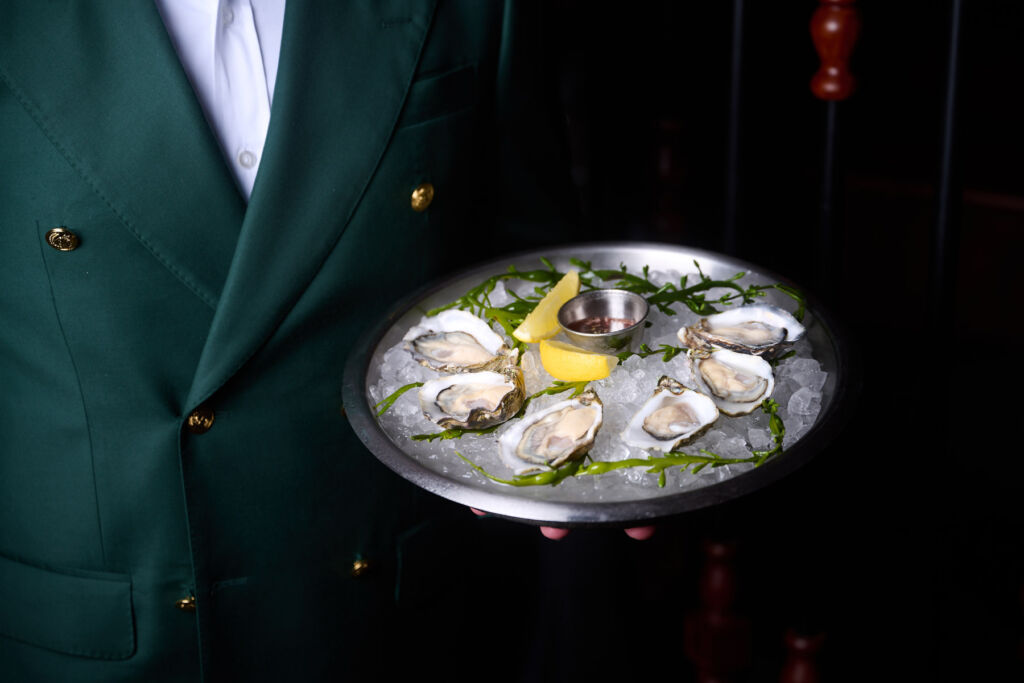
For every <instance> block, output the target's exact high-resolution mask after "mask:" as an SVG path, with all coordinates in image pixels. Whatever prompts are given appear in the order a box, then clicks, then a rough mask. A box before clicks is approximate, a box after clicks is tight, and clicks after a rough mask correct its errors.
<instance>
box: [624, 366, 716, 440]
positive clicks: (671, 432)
mask: <svg viewBox="0 0 1024 683" xmlns="http://www.w3.org/2000/svg"><path fill="white" fill-rule="evenodd" d="M717 419H718V407H717V406H715V402H714V401H713V400H711V399H710V398H708V397H707V396H705V395H704V394H701V393H698V392H696V391H692V390H690V389H687V388H686V387H685V386H683V385H682V384H680V383H679V382H677V381H676V380H674V379H672V378H671V377H662V378H661V379H660V380H659V381H658V387H657V388H656V389H655V390H654V394H653V395H652V396H651V398H649V399H648V400H647V402H646V403H644V405H643V406H642V407H641V408H640V410H639V411H637V413H636V414H635V415H634V416H633V419H631V420H630V421H629V424H628V425H626V428H625V429H624V430H623V431H622V441H623V442H624V443H626V444H628V445H630V446H635V447H636V448H644V449H655V450H659V451H663V452H667V451H671V450H675V449H676V447H678V446H679V445H680V444H682V443H684V442H686V441H689V440H691V439H693V438H695V437H696V436H699V435H700V434H701V433H702V432H703V431H704V430H705V429H707V428H708V427H709V426H710V425H711V424H712V423H713V422H714V421H715V420H717Z"/></svg>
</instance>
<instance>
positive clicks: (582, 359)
mask: <svg viewBox="0 0 1024 683" xmlns="http://www.w3.org/2000/svg"><path fill="white" fill-rule="evenodd" d="M540 362H541V365H543V366H544V369H545V370H547V371H548V374H549V375H551V376H552V377H554V378H555V379H560V380H562V381H563V382H586V381H590V380H595V379H604V378H605V377H607V376H608V375H610V374H611V372H612V369H613V368H614V367H615V366H616V365H618V363H619V359H618V358H617V357H615V356H609V355H606V354H603V353H593V352H591V351H587V350H586V349H581V348H579V347H577V346H573V345H572V344H566V343H565V342H560V341H556V340H553V339H544V340H542V341H541V342H540Z"/></svg>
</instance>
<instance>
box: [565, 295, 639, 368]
mask: <svg viewBox="0 0 1024 683" xmlns="http://www.w3.org/2000/svg"><path fill="white" fill-rule="evenodd" d="M649 311H650V306H648V305H647V300H646V299H645V298H643V297H642V296H640V295H639V294H634V293H633V292H627V291H625V290H622V289H596V290H591V291H589V292H583V293H582V294H577V295H576V296H574V297H573V298H572V299H569V301H567V302H565V304H564V305H563V306H562V307H561V308H560V309H559V310H558V324H559V325H560V326H561V328H562V331H563V332H564V333H565V336H566V337H568V338H569V340H570V341H572V342H573V343H574V344H576V345H577V346H580V347H582V348H584V349H589V350H590V351H597V352H599V353H619V352H621V351H624V350H626V349H629V350H632V351H637V350H639V348H640V344H642V343H643V336H644V322H646V320H647V313H648V312H649ZM590 319H610V320H612V321H622V320H632V321H634V322H633V324H632V325H629V326H627V327H619V328H617V327H615V326H614V325H612V326H611V329H610V330H609V331H605V332H585V331H580V330H579V329H578V328H576V327H574V324H578V323H580V322H583V321H586V320H590Z"/></svg>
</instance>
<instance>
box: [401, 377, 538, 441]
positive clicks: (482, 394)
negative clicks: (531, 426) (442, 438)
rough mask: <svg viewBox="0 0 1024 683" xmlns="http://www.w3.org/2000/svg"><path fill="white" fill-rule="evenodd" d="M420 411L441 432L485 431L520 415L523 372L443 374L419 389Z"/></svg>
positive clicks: (523, 394)
mask: <svg viewBox="0 0 1024 683" xmlns="http://www.w3.org/2000/svg"><path fill="white" fill-rule="evenodd" d="M419 397H420V408H421V409H422V410H423V414H424V415H425V416H426V417H427V419H428V420H431V421H432V422H435V423H437V424H438V425H440V426H441V427H442V428H444V429H486V428H487V427H491V426H494V425H496V424H500V423H502V422H504V421H505V420H508V419H509V418H510V417H512V416H513V415H515V414H516V413H518V412H519V409H520V408H521V407H522V405H523V400H524V399H525V398H526V388H525V386H524V384H523V373H522V371H521V370H520V369H519V368H518V367H516V366H515V365H513V364H508V365H506V366H505V367H503V368H502V369H501V372H492V371H488V370H482V371H479V372H464V373H460V374H455V375H445V376H443V377H438V378H437V379H432V380H430V381H429V382H426V383H424V384H423V386H422V387H420V395H419Z"/></svg>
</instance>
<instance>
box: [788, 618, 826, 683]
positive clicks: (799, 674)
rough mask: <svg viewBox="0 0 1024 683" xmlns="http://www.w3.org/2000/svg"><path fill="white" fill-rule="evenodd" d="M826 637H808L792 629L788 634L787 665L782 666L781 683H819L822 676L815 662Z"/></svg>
mask: <svg viewBox="0 0 1024 683" xmlns="http://www.w3.org/2000/svg"><path fill="white" fill-rule="evenodd" d="M824 641H825V636H824V635H822V634H817V635H813V636H806V635H802V634H800V633H797V632H796V631H794V630H792V629H790V630H789V631H787V632H786V650H787V656H786V663H785V664H783V665H782V674H781V675H780V676H779V683H818V682H819V681H820V680H821V675H820V674H819V672H818V664H817V662H816V661H815V659H816V657H817V654H818V651H819V650H820V649H821V646H822V644H823V643H824Z"/></svg>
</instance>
